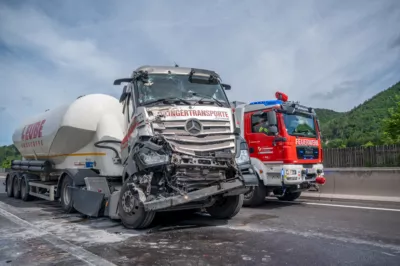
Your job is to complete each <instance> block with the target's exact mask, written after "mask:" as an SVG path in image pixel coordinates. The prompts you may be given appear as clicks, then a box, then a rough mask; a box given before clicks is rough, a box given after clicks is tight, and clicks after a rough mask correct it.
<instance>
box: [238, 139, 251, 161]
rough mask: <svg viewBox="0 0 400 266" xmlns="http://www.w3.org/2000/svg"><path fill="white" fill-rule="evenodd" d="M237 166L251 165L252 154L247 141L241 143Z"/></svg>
mask: <svg viewBox="0 0 400 266" xmlns="http://www.w3.org/2000/svg"><path fill="white" fill-rule="evenodd" d="M236 163H237V164H250V154H249V149H248V147H247V143H246V141H242V142H241V143H240V150H239V157H236Z"/></svg>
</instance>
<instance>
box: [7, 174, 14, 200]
mask: <svg viewBox="0 0 400 266" xmlns="http://www.w3.org/2000/svg"><path fill="white" fill-rule="evenodd" d="M6 188H7V197H9V198H12V197H13V196H14V188H13V176H12V175H10V174H9V175H8V176H7V179H6Z"/></svg>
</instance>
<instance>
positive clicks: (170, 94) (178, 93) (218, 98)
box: [137, 74, 229, 107]
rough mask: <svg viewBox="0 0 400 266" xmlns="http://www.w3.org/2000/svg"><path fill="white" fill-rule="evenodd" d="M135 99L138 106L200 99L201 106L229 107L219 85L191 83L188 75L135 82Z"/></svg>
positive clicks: (192, 101) (156, 75) (159, 76)
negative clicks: (173, 100)
mask: <svg viewBox="0 0 400 266" xmlns="http://www.w3.org/2000/svg"><path fill="white" fill-rule="evenodd" d="M137 98H138V103H139V105H146V104H149V103H155V102H157V100H161V99H176V100H182V102H188V101H189V102H191V103H195V102H197V101H199V100H200V99H201V100H202V104H212V105H215V104H219V105H221V103H222V104H223V105H226V106H228V107H229V101H228V99H227V97H226V94H225V92H224V90H223V88H222V86H221V85H220V84H199V83H191V82H190V81H189V76H188V75H173V74H170V75H167V74H151V75H149V79H148V82H147V83H144V82H142V81H140V80H139V81H137ZM218 102H220V103H218ZM157 103H162V101H159V102H157Z"/></svg>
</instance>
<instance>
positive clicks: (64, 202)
mask: <svg viewBox="0 0 400 266" xmlns="http://www.w3.org/2000/svg"><path fill="white" fill-rule="evenodd" d="M72 186H73V181H72V178H71V177H70V176H68V175H66V176H65V177H64V178H63V181H62V184H61V193H60V201H61V207H62V209H63V210H64V211H65V212H66V213H73V212H75V208H74V202H73V200H72V193H71V190H70V189H69V188H68V187H72Z"/></svg>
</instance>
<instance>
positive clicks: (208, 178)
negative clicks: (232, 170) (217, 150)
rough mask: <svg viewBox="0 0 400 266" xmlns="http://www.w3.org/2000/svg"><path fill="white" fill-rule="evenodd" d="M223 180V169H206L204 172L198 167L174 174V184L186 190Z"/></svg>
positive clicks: (200, 187)
mask: <svg viewBox="0 0 400 266" xmlns="http://www.w3.org/2000/svg"><path fill="white" fill-rule="evenodd" d="M223 180H225V171H218V170H212V171H208V172H207V173H206V174H205V173H203V171H202V170H200V169H197V170H196V169H190V171H185V170H183V171H178V172H177V174H176V184H177V185H178V186H180V187H183V188H184V189H185V190H186V191H188V192H189V191H192V190H197V189H202V188H205V187H208V186H210V185H212V184H215V183H217V182H220V181H223Z"/></svg>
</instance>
